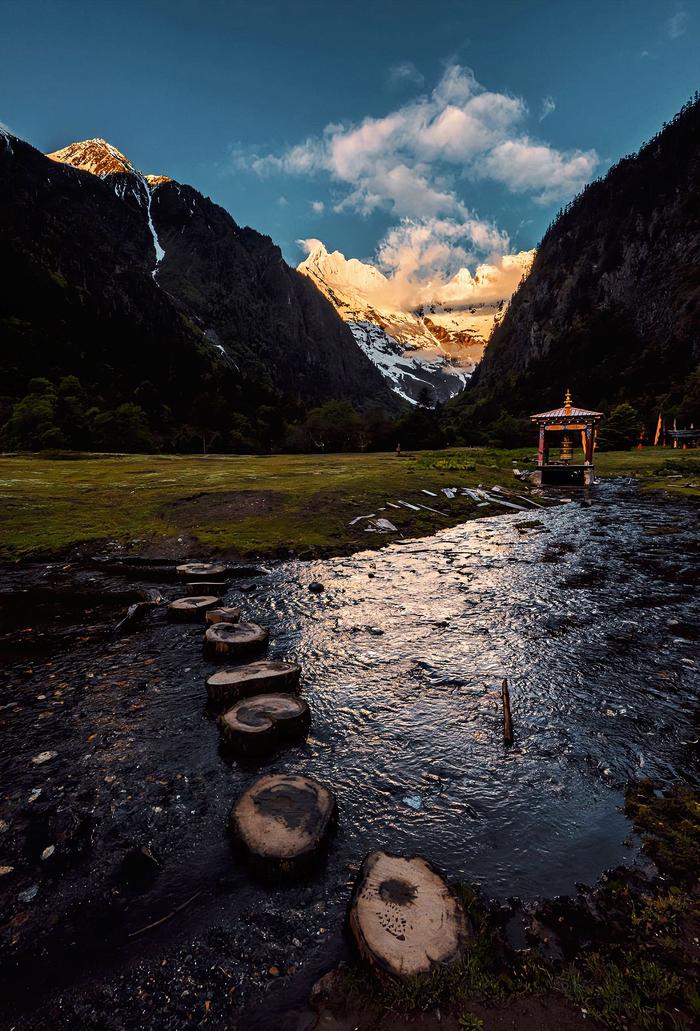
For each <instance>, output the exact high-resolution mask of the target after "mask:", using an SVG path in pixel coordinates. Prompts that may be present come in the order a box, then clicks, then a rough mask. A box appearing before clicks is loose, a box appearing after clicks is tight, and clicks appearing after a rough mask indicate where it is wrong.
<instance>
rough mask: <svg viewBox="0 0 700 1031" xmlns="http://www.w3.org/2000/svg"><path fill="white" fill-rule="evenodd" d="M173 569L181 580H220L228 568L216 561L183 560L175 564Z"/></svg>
mask: <svg viewBox="0 0 700 1031" xmlns="http://www.w3.org/2000/svg"><path fill="white" fill-rule="evenodd" d="M175 571H176V573H177V575H178V576H180V577H182V579H183V580H220V579H223V578H224V577H225V576H226V574H227V572H228V569H227V568H226V566H223V565H221V564H220V563H217V562H185V563H183V564H182V565H180V566H176V567H175Z"/></svg>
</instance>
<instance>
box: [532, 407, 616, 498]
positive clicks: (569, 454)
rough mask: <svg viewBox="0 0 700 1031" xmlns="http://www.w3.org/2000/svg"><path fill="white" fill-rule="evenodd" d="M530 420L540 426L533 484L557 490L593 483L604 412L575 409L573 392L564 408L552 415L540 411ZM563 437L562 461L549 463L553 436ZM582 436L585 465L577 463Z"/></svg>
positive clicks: (551, 413) (561, 444) (554, 411)
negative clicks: (576, 449) (576, 450)
mask: <svg viewBox="0 0 700 1031" xmlns="http://www.w3.org/2000/svg"><path fill="white" fill-rule="evenodd" d="M530 418H531V419H532V421H533V422H536V423H537V425H538V426H539V430H540V437H539V447H538V451H537V468H536V469H535V470H534V472H533V473H532V475H531V477H530V479H531V480H532V482H533V483H538V484H543V485H549V486H558V487H585V486H588V485H589V484H591V483H592V482H593V451H594V449H595V438H596V434H597V432H598V423H599V422H600V420H601V419H602V418H603V413H602V412H592V411H590V410H589V409H588V408H576V407H575V406H574V405H573V404H572V402H571V391H570V390H567V391H566V398H565V400H564V406H563V408H553V409H552V410H551V412H538V413H537V414H536V415H531V416H530ZM553 433H556V434H560V437H559V440H558V443H559V460H558V461H551V462H550V460H549V447H550V440H551V437H552V434H553ZM576 433H580V434H581V446H582V449H583V463H575V462H574V461H573V458H574V439H575V438H574V434H576Z"/></svg>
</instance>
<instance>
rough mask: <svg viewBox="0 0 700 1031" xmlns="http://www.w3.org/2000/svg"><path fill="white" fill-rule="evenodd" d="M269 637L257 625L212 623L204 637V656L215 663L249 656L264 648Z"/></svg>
mask: <svg viewBox="0 0 700 1031" xmlns="http://www.w3.org/2000/svg"><path fill="white" fill-rule="evenodd" d="M269 636H270V633H269V631H268V630H267V629H266V628H265V627H262V626H258V624H257V623H214V624H213V626H210V627H209V629H208V630H207V632H206V633H205V635H204V654H205V656H206V657H207V658H209V659H212V660H214V661H215V662H221V661H225V660H226V659H235V658H238V657H239V656H242V655H250V654H251V653H253V652H256V651H257V652H259V651H262V650H263V649H264V648H266V647H267V642H268V639H269Z"/></svg>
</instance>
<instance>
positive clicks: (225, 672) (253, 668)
mask: <svg viewBox="0 0 700 1031" xmlns="http://www.w3.org/2000/svg"><path fill="white" fill-rule="evenodd" d="M300 677H301V666H297V664H296V663H295V662H278V661H273V660H270V659H262V660H261V661H260V662H251V663H249V664H248V665H247V666H236V667H235V668H234V669H221V670H217V671H216V673H212V675H211V676H210V677H209V679H208V680H207V696H208V698H209V701H210V702H211V703H212V704H213V705H232V704H233V703H234V702H237V701H238V699H239V698H248V697H250V696H251V695H258V694H263V692H266V691H278V692H279V691H287V692H291V693H292V694H294V693H296V692H297V691H298V690H299V679H300Z"/></svg>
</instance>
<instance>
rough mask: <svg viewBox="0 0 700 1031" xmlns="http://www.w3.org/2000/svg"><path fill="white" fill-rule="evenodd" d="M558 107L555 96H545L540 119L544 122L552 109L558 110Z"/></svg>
mask: <svg viewBox="0 0 700 1031" xmlns="http://www.w3.org/2000/svg"><path fill="white" fill-rule="evenodd" d="M556 109H557V105H556V101H555V100H554V97H543V98H542V106H541V108H540V117H539V119H538V121H540V122H543V121H544V120H545V118H548V117H549V115H551V113H552V111H556Z"/></svg>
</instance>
